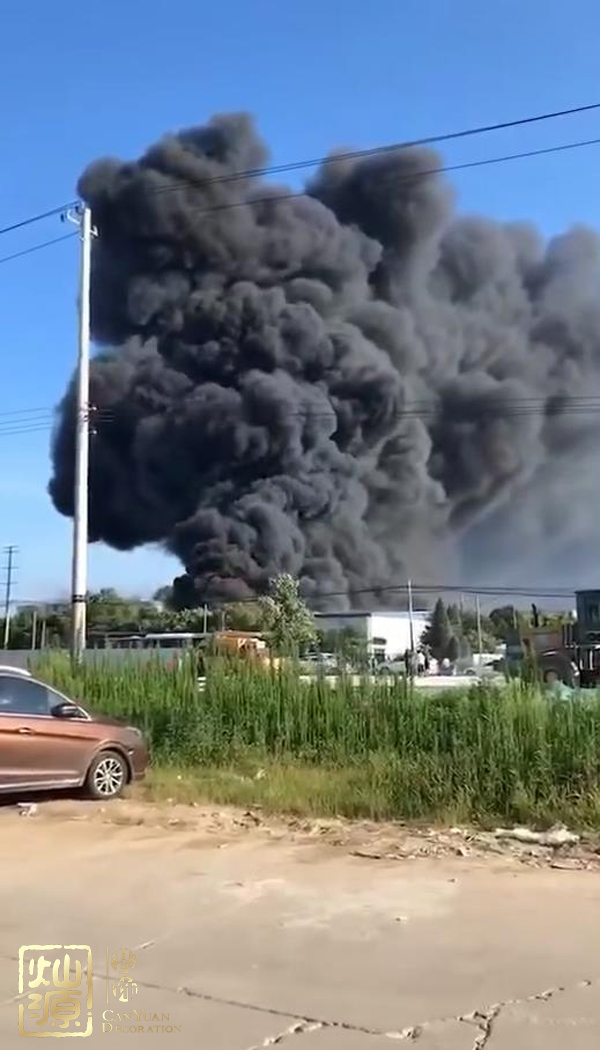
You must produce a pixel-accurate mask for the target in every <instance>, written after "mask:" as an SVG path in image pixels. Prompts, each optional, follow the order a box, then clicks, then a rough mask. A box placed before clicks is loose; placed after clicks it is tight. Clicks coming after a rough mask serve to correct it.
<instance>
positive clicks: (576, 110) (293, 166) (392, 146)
mask: <svg viewBox="0 0 600 1050" xmlns="http://www.w3.org/2000/svg"><path fill="white" fill-rule="evenodd" d="M598 109H600V102H593V103H590V104H587V105H584V106H573V107H571V108H570V109H561V110H554V111H549V112H545V113H540V114H536V115H535V116H530V117H520V118H518V119H516V120H505V121H500V122H499V123H496V124H482V125H478V126H475V127H471V128H464V129H462V130H459V131H449V132H444V133H442V134H436V135H426V136H422V137H421V138H416V139H407V140H405V141H403V142H393V143H388V144H386V145H383V146H374V147H371V148H367V149H360V150H350V151H346V152H340V153H329V154H326V155H324V156H320V157H311V158H305V159H303V160H297V161H290V162H288V163H286V164H271V165H266V166H264V167H258V168H247V169H243V170H240V171H235V172H229V173H227V174H223V175H214V176H212V177H210V178H207V179H201V180H198V181H197V182H195V183H193V185H194V186H195V187H202V186H208V185H211V184H215V183H223V182H232V181H241V180H245V179H254V178H258V177H262V176H270V175H280V174H284V173H287V172H292V171H301V170H304V169H306V168H314V167H317V166H321V165H328V164H337V163H339V162H340V161H347V160H359V159H363V158H366V157H372V156H379V155H382V154H387V153H394V152H398V151H399V150H403V149H410V148H412V147H415V146H428V145H435V144H441V143H444V142H451V141H455V140H458V139H463V138H470V137H474V136H476V135H483V134H488V133H490V132H493V131H505V130H507V129H509V128H516V127H523V126H525V125H529V124H537V123H541V122H545V121H549V120H556V119H558V118H559V117H567V116H574V115H576V114H581V113H589V112H592V111H594V110H598ZM593 141H594V140H589V144H592V142H593ZM584 144H585V143H581V145H584ZM576 145H577V144H572V145H567V146H564V147H554V149H550V150H548V151H547V152H556V151H557V150H558V149H570V148H576ZM538 152H539V153H542V152H546V151H530V154H529V155H531V156H533V155H536V154H537V153H538ZM506 159H517V156H516V155H515V156H514V157H511V158H508V157H507V158H506ZM477 163H494V162H493V161H492V160H490V161H484V162H474V165H476V164H477ZM474 165H470V166H474ZM459 167H460V166H458V165H457V166H454V167H453V168H450V167H449V168H446V169H442V170H458V168H459ZM189 186H190V183H189V182H172V183H170V184H169V185H168V186H161V187H156V188H155V189H154V190H153V191H152V192H153V193H156V194H160V193H167V192H171V191H173V190H176V189H178V188H180V187H183V188H189ZM300 196H304V194H301V195H300ZM78 203H79V202H78V201H76V200H75V201H67V202H65V203H64V204H60V205H57V206H56V207H55V208H50V209H48V211H44V212H38V213H37V214H36V215H30V216H27V217H26V218H25V219H20V220H19V221H17V222H14V223H11V224H9V225H8V226H4V227H0V235H2V234H5V233H11V232H13V231H14V230H18V229H22V228H23V227H24V226H29V225H31V224H32V223H35V222H40V221H41V220H43V219H47V218H51V217H52V216H54V215H60V214H61V213H62V212H65V211H67V210H68V209H69V208H72V207H76V206H77V204H78ZM47 243H50V242H47ZM53 243H56V242H53ZM32 250H37V249H32ZM24 254H25V253H24ZM14 257H15V258H16V257H17V255H15V256H14ZM10 258H12V257H10ZM4 261H8V259H6V260H4V259H0V262H4Z"/></svg>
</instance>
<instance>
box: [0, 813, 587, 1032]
mask: <svg viewBox="0 0 600 1050" xmlns="http://www.w3.org/2000/svg"><path fill="white" fill-rule="evenodd" d="M0 832H1V834H2V838H3V865H2V868H1V869H0V899H1V900H2V903H3V914H2V916H1V917H0V956H1V955H3V956H4V957H5V958H4V960H3V961H1V962H0V993H1V992H2V991H3V989H4V988H6V990H7V996H12V995H13V994H16V963H13V962H10V961H9V960H7V959H6V957H7V956H13V957H16V956H17V954H18V949H19V946H20V945H21V944H27V943H38V944H44V943H59V944H60V943H62V944H64V943H69V942H71V943H84V944H85V943H87V944H90V945H91V946H92V948H93V952H94V959H95V965H96V967H97V970H98V982H101V980H102V966H105V957H106V947H107V945H108V946H109V947H110V948H111V950H113V949H116V948H120V947H122V946H125V947H128V948H131V949H133V950H134V951H135V952H136V954H137V970H136V978H137V979H138V981H139V983H140V994H142V990H143V994H144V995H146V994H148V995H151V994H152V995H154V994H156V995H158V994H160V995H165V996H173V997H175V998H174V1002H176V1003H177V1004H178V1005H181V1008H182V1009H183V1010H184V1011H185V1013H186V1015H187V1014H188V1011H189V1017H190V1018H191V1020H190V1026H191V1028H192V1029H193V1030H194V1034H195V1037H196V1038H195V1041H194V1040H192V1041H191V1042H190V1044H189V1045H190V1047H191V1046H194V1047H195V1046H197V1045H198V1043H199V1040H198V1038H197V1037H198V1036H199V1035H201V1034H202V1031H203V1026H204V1027H206V1026H208V1028H207V1030H209V1031H213V1030H215V1031H216V1030H218V1031H217V1034H216V1035H215V1036H214V1038H213V1037H212V1036H211V1039H212V1042H206V1045H207V1046H210V1050H221V1044H220V1043H219V1042H218V1039H219V1038H221V1036H220V1035H219V1034H218V1033H220V1032H222V1033H224V1034H223V1040H224V1042H223V1041H222V1046H223V1050H254V1048H255V1047H259V1048H260V1047H262V1046H264V1047H268V1046H269V1045H273V1046H275V1045H279V1043H278V1042H277V1039H279V1042H280V1043H283V1045H284V1046H287V1045H290V1046H291V1047H292V1050H293V1048H294V1047H295V1046H298V1048H299V1050H302V1047H309V1046H310V1047H311V1048H312V1046H313V1045H314V1046H315V1047H316V1050H318V1047H319V1045H321V1046H322V1047H323V1050H333V1048H334V1047H336V1040H337V1042H338V1043H340V1046H344V1047H348V1048H349V1050H352V1047H353V1045H355V1046H356V1047H357V1050H359V1048H360V1047H361V1045H363V1044H364V1046H365V1050H368V1048H369V1046H371V1047H372V1048H373V1050H379V1048H380V1047H382V1048H383V1046H385V1045H389V1043H390V1042H391V1041H392V1040H391V1039H390V1038H388V1037H387V1035H388V1034H390V1033H391V1034H394V1033H403V1032H404V1033H406V1032H407V1031H409V1030H412V1031H413V1032H418V1033H419V1035H418V1041H420V1042H421V1046H422V1047H424V1048H425V1050H430V1047H431V1050H434V1048H436V1047H438V1046H439V1048H440V1050H463V1046H464V1050H480V1048H481V1047H483V1046H484V1045H485V1042H486V1041H487V1043H488V1044H489V1045H491V1046H492V1050H494V1042H495V1041H496V1040H497V1039H498V1037H499V1035H500V1034H501V1033H502V1031H503V1029H504V1028H505V1026H506V1025H507V1024H508V1021H509V1020H510V1018H511V1012H510V1011H511V1010H513V1009H514V1010H517V1011H524V1016H525V1017H529V1016H530V1013H528V1011H531V1010H534V1011H535V1010H538V1009H539V1011H540V1016H550V1015H549V1014H548V1013H547V1009H546V1008H547V1006H548V1005H549V1004H547V1003H542V1004H541V1005H540V1004H538V1002H535V1003H528V1004H524V1006H523V1007H521V1006H515V1005H513V1006H509V1005H507V1006H503V1007H501V1009H500V1010H499V1012H498V1014H497V1015H496V1014H495V1013H494V1010H495V1006H494V1004H499V1003H508V1002H509V1001H511V1002H513V1001H518V1002H519V1003H523V1001H524V1000H526V999H527V997H528V996H531V995H536V994H539V993H540V992H541V991H543V990H544V989H551V988H557V987H558V986H564V987H570V988H574V987H575V986H576V985H577V983H578V982H580V981H581V980H583V979H585V978H587V979H590V980H591V979H595V977H596V975H597V974H600V962H599V960H598V956H597V934H596V930H597V928H598V921H599V920H600V884H598V881H597V879H596V877H595V876H594V875H593V874H592V873H589V872H574V871H552V870H535V869H523V868H522V867H519V866H517V865H516V864H515V865H514V866H513V867H510V865H507V864H506V863H505V862H503V863H502V864H501V865H499V864H498V863H497V861H495V860H494V859H491V860H489V861H487V862H482V861H478V862H477V863H474V862H470V861H468V860H465V859H460V860H454V861H452V860H448V859H445V858H444V859H442V858H440V859H438V860H432V859H427V860H418V861H414V862H402V863H392V862H385V861H383V862H378V861H372V860H368V859H364V858H356V857H352V856H349V855H348V854H347V852H345V851H344V849H340V848H337V849H336V848H335V847H334V846H331V845H323V844H316V845H314V844H312V845H306V844H299V843H290V842H287V841H286V840H285V839H280V840H278V841H271V842H266V841H265V840H264V838H263V839H261V838H260V837H258V836H253V834H252V833H248V834H247V835H246V836H245V837H244V838H243V839H238V840H236V841H231V842H222V841H218V842H217V841H213V840H211V839H210V838H207V839H203V840H202V848H201V849H200V848H199V844H198V832H197V830H196V831H195V832H194V833H193V834H188V833H187V832H186V831H185V830H181V831H177V832H173V831H172V830H167V829H166V828H158V829H157V828H152V829H150V830H149V829H148V828H145V827H144V826H126V825H124V826H110V825H109V826H107V825H104V824H102V823H101V822H95V823H93V824H87V823H86V822H85V820H84V821H81V822H77V821H72V820H71V821H69V820H60V819H56V818H55V819H53V820H52V821H48V822H46V821H44V820H43V819H39V818H35V819H32V820H27V821H23V820H18V819H14V818H11V816H10V815H9V814H8V815H7V814H6V813H5V812H3V811H1V810H0ZM13 965H14V967H15V975H14V980H13V977H12V969H11V968H12V966H13ZM99 986H100V985H99ZM178 989H181V992H180V993H179V994H178ZM186 993H187V994H186ZM7 996H5V997H4V998H6V997H7ZM1 1002H2V998H1V997H0V1003H1ZM10 1010H11V1011H12V1006H11V1007H10ZM6 1016H9V1015H8V1014H7V1007H6V1006H4V1007H0V1031H2V1032H4V1029H2V1025H3V1024H4V1018H5V1017H6ZM10 1016H11V1017H12V1016H13V1013H10ZM468 1016H470V1018H471V1021H470V1023H466V1022H461V1021H459V1018H461V1017H468ZM518 1016H519V1017H521V1013H519V1015H518ZM211 1018H213V1019H214V1024H213V1021H211V1020H210V1019H211ZM440 1022H441V1023H440ZM211 1024H213V1028H212V1029H211V1028H210V1025H211ZM530 1024H531V1027H532V1030H535V1031H537V1028H539V1027H540V1026H539V1025H537V1027H536V1025H535V1024H534V1023H533V1022H530ZM215 1026H216V1027H215ZM554 1027H555V1028H556V1027H558V1025H555V1026H554ZM563 1027H564V1025H563ZM589 1027H590V1026H589V1025H588V1028H589ZM580 1028H581V1026H580ZM515 1030H516V1029H515ZM240 1034H241V1037H242V1038H243V1040H244V1041H243V1042H241V1043H240V1041H239V1038H238V1035H240ZM597 1034H598V1033H597V1032H596V1035H597ZM576 1036H577V1038H579V1029H577V1028H576ZM129 1038H134V1037H133V1036H131V1035H128V1039H129ZM405 1038H406V1040H407V1041H410V1040H409V1039H408V1036H405ZM344 1039H345V1040H346V1041H345V1042H344V1041H343V1040H344ZM465 1039H466V1040H467V1041H466V1042H464V1040H465ZM265 1040H267V1042H265ZM269 1040H271V1042H269ZM273 1040H275V1041H273ZM340 1040H341V1042H340ZM571 1043H572V1046H571V1048H570V1050H576V1048H577V1043H576V1041H574V1040H571ZM2 1045H3V1046H4V1045H6V1046H7V1047H8V1048H9V1050H10V1048H11V1043H10V1042H6V1041H5V1042H4V1043H3V1044H2ZM16 1045H17V1044H15V1050H16ZM87 1045H89V1044H87ZM180 1045H182V1046H185V1045H186V1044H185V1043H184V1042H182V1043H180ZM200 1045H202V1043H201V1042H200ZM506 1045H508V1044H506ZM596 1045H597V1044H596ZM532 1046H533V1044H532ZM582 1046H587V1044H585V1043H582ZM577 1050H578V1048H577Z"/></svg>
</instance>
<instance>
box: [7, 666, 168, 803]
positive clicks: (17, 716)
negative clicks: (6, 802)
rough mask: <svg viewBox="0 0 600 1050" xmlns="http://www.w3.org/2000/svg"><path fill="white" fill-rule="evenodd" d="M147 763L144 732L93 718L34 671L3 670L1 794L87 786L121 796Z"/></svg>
mask: <svg viewBox="0 0 600 1050" xmlns="http://www.w3.org/2000/svg"><path fill="white" fill-rule="evenodd" d="M147 764H148V751H147V748H146V744H145V741H144V738H143V736H142V734H141V732H140V731H139V729H136V728H135V727H134V726H126V725H124V723H122V722H118V721H116V720H115V719H112V718H105V717H104V716H102V715H94V714H91V713H90V712H89V711H87V710H86V708H85V707H83V706H82V705H81V704H80V703H79V702H75V701H73V700H71V699H69V697H67V696H63V695H62V694H61V693H59V692H57V691H56V690H55V689H52V688H50V686H48V685H45V684H44V683H43V682H39V681H37V679H35V678H33V677H32V675H30V674H29V672H28V671H19V670H17V669H15V668H11V667H0V792H4V793H10V792H12V793H15V794H20V793H21V792H25V791H41V790H45V789H54V788H80V787H83V788H85V790H86V792H87V793H88V794H89V795H91V797H92V798H97V799H108V798H116V797H117V796H118V795H120V794H121V792H122V790H123V788H124V787H125V785H126V784H127V783H128V782H129V781H131V780H137V779H139V778H140V777H143V776H144V773H145V771H146V767H147Z"/></svg>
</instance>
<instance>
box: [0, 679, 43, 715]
mask: <svg viewBox="0 0 600 1050" xmlns="http://www.w3.org/2000/svg"><path fill="white" fill-rule="evenodd" d="M49 713H50V707H49V703H48V690H47V689H46V687H45V686H43V685H41V684H40V682H34V681H32V680H31V679H29V678H17V676H16V675H14V676H13V675H0V715H12V714H15V715H47V714H49Z"/></svg>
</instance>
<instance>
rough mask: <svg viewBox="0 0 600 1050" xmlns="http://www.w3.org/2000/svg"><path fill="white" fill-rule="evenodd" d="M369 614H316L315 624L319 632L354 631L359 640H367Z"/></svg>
mask: <svg viewBox="0 0 600 1050" xmlns="http://www.w3.org/2000/svg"><path fill="white" fill-rule="evenodd" d="M369 615H370V614H369V613H368V612H364V613H363V612H361V613H355V612H352V613H343V612H340V613H317V614H316V615H315V622H316V625H317V629H318V630H319V631H343V630H344V628H345V627H349V628H350V630H352V631H356V633H357V634H358V635H360V637H361V638H367V639H368V638H369Z"/></svg>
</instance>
